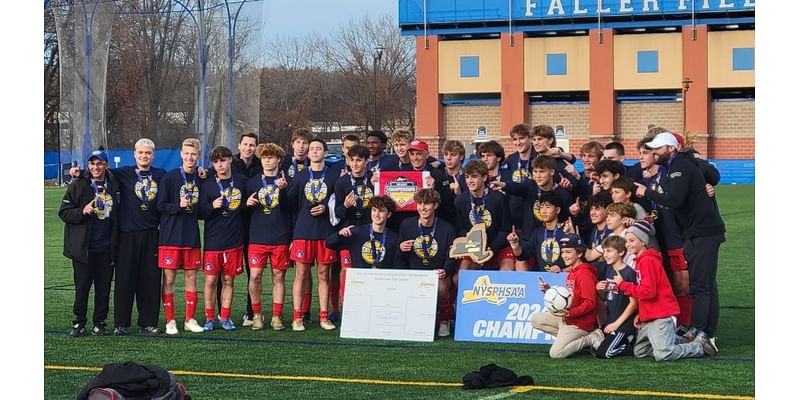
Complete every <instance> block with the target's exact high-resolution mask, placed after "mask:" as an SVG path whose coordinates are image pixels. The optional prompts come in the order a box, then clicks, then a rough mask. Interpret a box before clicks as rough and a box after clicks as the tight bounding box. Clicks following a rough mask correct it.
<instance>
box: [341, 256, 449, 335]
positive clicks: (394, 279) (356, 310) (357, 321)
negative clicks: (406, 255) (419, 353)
mask: <svg viewBox="0 0 800 400" xmlns="http://www.w3.org/2000/svg"><path fill="white" fill-rule="evenodd" d="M438 285H439V278H438V276H437V275H436V273H435V272H433V271H414V270H398V269H363V268H349V269H348V270H347V277H346V279H345V294H344V303H343V307H342V324H341V329H340V333H339V336H340V337H343V338H351V339H387V340H408V341H414V342H432V341H433V336H434V329H435V324H436V294H437V290H438Z"/></svg>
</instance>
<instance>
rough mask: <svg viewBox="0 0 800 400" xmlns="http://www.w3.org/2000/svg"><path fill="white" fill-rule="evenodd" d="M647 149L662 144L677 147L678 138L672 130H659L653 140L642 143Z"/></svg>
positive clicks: (661, 145) (662, 145) (658, 146)
mask: <svg viewBox="0 0 800 400" xmlns="http://www.w3.org/2000/svg"><path fill="white" fill-rule="evenodd" d="M644 146H645V147H647V148H648V149H658V148H661V147H664V146H672V147H675V148H677V147H678V140H677V139H675V135H673V134H672V132H661V133H659V134H658V135H656V137H654V138H653V140H651V141H649V142H647V143H645V144H644Z"/></svg>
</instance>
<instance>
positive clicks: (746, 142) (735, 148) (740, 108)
mask: <svg viewBox="0 0 800 400" xmlns="http://www.w3.org/2000/svg"><path fill="white" fill-rule="evenodd" d="M755 108H756V102H755V101H715V102H711V118H710V119H711V132H712V134H713V136H714V137H713V139H711V141H712V143H711V147H712V152H713V157H714V158H721V159H739V160H742V159H744V160H750V159H755V136H756V111H755Z"/></svg>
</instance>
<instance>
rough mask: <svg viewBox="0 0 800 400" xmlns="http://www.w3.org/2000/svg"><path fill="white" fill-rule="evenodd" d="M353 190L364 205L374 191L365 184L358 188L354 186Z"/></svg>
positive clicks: (372, 195) (373, 194) (373, 195)
mask: <svg viewBox="0 0 800 400" xmlns="http://www.w3.org/2000/svg"><path fill="white" fill-rule="evenodd" d="M353 192H355V194H356V198H359V199H361V200H362V201H363V202H364V205H365V206H366V204H367V201H368V200H369V199H371V198H373V197H375V193H374V192H373V191H372V189H370V187H369V186H367V185H362V186H361V187H360V188H359V187H358V186H356V187H354V188H353Z"/></svg>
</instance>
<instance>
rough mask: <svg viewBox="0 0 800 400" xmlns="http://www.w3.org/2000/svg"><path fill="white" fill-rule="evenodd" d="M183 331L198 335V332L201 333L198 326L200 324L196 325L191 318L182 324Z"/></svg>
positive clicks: (201, 328)
mask: <svg viewBox="0 0 800 400" xmlns="http://www.w3.org/2000/svg"><path fill="white" fill-rule="evenodd" d="M183 330H185V331H190V332H194V333H200V332H203V327H202V326H200V324H198V323H197V320H195V319H194V318H192V319H190V320H188V321H186V322H184V323H183Z"/></svg>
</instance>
